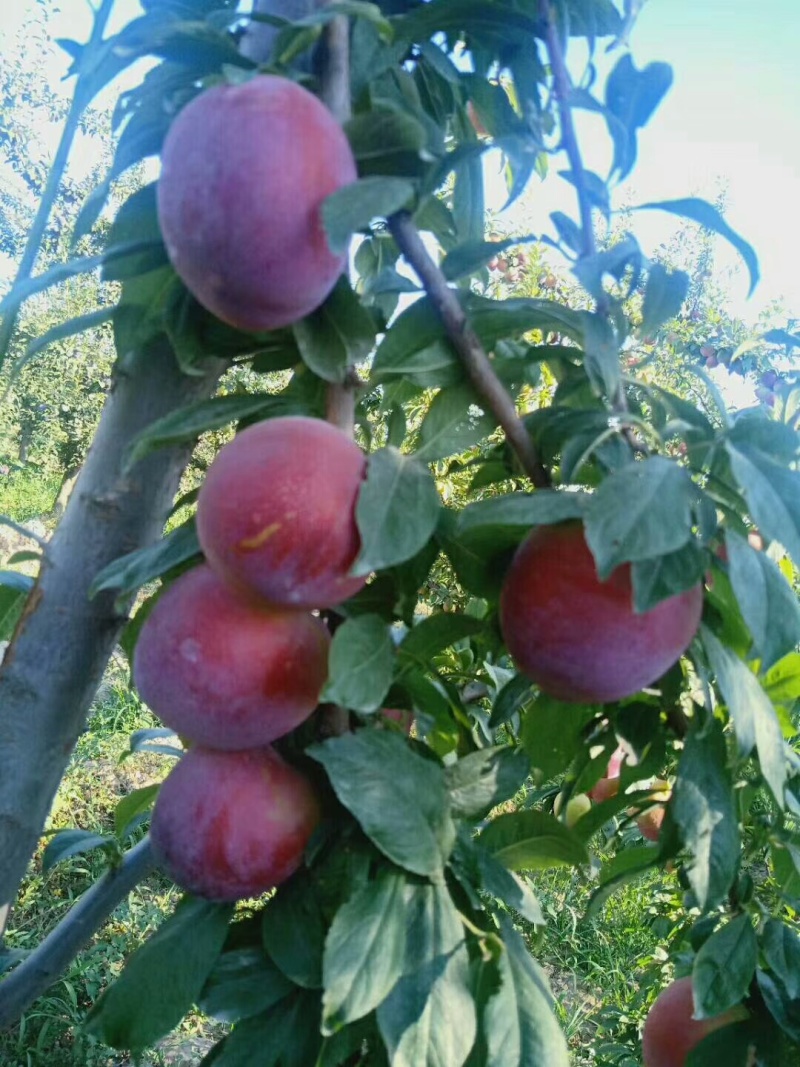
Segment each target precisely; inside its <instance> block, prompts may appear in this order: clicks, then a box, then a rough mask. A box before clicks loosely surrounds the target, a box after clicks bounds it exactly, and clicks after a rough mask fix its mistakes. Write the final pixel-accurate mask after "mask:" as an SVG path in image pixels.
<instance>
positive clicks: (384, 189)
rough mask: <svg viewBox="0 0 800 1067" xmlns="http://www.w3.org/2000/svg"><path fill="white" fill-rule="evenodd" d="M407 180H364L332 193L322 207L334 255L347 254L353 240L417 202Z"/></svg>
mask: <svg viewBox="0 0 800 1067" xmlns="http://www.w3.org/2000/svg"><path fill="white" fill-rule="evenodd" d="M414 195H415V186H414V183H413V182H411V181H408V180H407V179H406V178H381V177H374V178H361V179H359V180H358V181H356V182H353V183H352V184H351V185H346V186H345V187H344V188H343V189H339V190H337V192H335V193H332V194H331V195H330V196H329V197H327V199H326V200H325V202H324V203H323V205H322V221H323V224H324V226H325V230H326V232H327V234H328V243H329V244H330V246H331V251H332V252H333V253H334V254H335V255H341V254H342V253H343V252H345V251H346V250H347V246H348V244H349V243H350V237H351V236H352V235H353V234H354V233H357V232H358V231H359V230H364V229H366V228H367V227H368V226H369V224H370V223H371V222H372V221H373V220H374V219H376V218H383V219H386V218H389V217H390V216H391V215H394V214H395V212H396V211H399V210H400V209H401V208H404V207H408V206H409V204H410V203H411V201H412V200H413V199H414Z"/></svg>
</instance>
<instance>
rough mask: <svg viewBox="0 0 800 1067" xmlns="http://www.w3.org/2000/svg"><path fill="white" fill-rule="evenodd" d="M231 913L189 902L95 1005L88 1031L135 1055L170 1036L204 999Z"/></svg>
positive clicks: (201, 902)
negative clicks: (198, 1000)
mask: <svg viewBox="0 0 800 1067" xmlns="http://www.w3.org/2000/svg"><path fill="white" fill-rule="evenodd" d="M232 914H233V908H232V906H230V905H228V904H212V903H210V902H209V901H207V900H199V899H193V898H191V897H184V899H183V900H182V901H181V902H180V903H179V905H178V907H177V908H176V909H175V912H174V913H173V914H172V915H171V916H170V917H169V918H168V919H166V920H165V921H164V922H163V923H162V924H161V926H160V927H159V928H158V930H157V931H156V932H155V933H154V934H153V935H152V936H151V937H150V938H148V940H147V941H146V942H145V943H144V945H142V947H141V948H140V949H138V950H137V951H136V952H135V953H134V954H133V955H132V956H131V957H130V959H129V960H128V962H127V963H126V965H125V969H124V970H123V972H122V974H121V975H120V976H119V978H118V979H117V980H116V981H115V982H114V983H113V985H111V986H110V987H109V988H108V989H107V990H106V992H105V993H104V994H103V995H102V997H101V998H100V1000H99V1001H98V1002H97V1004H95V1006H94V1008H93V1009H92V1011H91V1012H90V1014H89V1017H88V1019H87V1022H86V1027H87V1030H88V1031H89V1032H90V1033H92V1034H94V1035H95V1036H96V1037H99V1038H100V1039H101V1040H102V1041H103V1042H105V1044H107V1045H111V1047H112V1048H118V1049H130V1050H131V1051H133V1052H140V1051H142V1050H143V1049H145V1048H147V1047H148V1046H149V1045H152V1044H154V1043H155V1042H156V1041H157V1040H158V1039H159V1038H161V1037H163V1036H164V1035H165V1034H167V1033H169V1031H170V1030H172V1028H173V1027H175V1026H177V1025H178V1023H179V1022H180V1020H181V1019H182V1018H183V1016H184V1015H185V1014H186V1012H187V1011H188V1010H189V1008H190V1007H191V1006H192V1004H193V1003H195V1002H196V1001H197V999H198V997H199V996H200V993H201V990H202V988H203V985H204V984H205V981H206V978H207V977H208V975H209V974H210V972H211V968H212V967H213V965H214V961H215V960H216V958H217V956H218V955H219V953H220V950H221V948H222V945H223V942H224V941H225V935H226V933H227V930H228V923H229V922H230V918H231V915H232Z"/></svg>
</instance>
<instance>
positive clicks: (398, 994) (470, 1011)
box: [378, 947, 477, 1067]
mask: <svg viewBox="0 0 800 1067" xmlns="http://www.w3.org/2000/svg"><path fill="white" fill-rule="evenodd" d="M378 1025H379V1027H380V1031H381V1036H382V1037H383V1040H384V1042H385V1044H386V1048H387V1051H388V1053H389V1057H390V1060H391V1063H392V1067H462V1065H463V1064H464V1062H465V1060H466V1058H467V1056H468V1055H469V1052H470V1049H471V1048H472V1045H473V1042H474V1040H475V1034H476V1030H477V1022H476V1018H475V1004H474V1001H473V999H472V993H471V988H470V968H469V957H468V955H467V950H466V947H461V948H459V949H457V950H456V951H455V952H452V953H450V954H449V955H444V954H443V955H440V956H436V957H435V958H434V959H432V960H429V961H427V962H425V963H424V964H423V965H422V966H421V967H419V969H418V970H416V971H415V972H413V973H412V974H409V975H406V977H405V978H402V979H401V980H400V981H399V982H398V983H397V985H396V986H395V987H394V989H393V990H392V992H391V993H390V995H389V996H388V997H387V999H386V1000H384V1002H383V1003H382V1004H381V1005H380V1007H379V1008H378Z"/></svg>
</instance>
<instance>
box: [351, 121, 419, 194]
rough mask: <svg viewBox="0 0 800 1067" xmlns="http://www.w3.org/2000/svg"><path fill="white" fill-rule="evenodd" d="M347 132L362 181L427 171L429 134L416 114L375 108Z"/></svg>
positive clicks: (354, 122)
mask: <svg viewBox="0 0 800 1067" xmlns="http://www.w3.org/2000/svg"><path fill="white" fill-rule="evenodd" d="M345 133H346V134H347V136H348V139H349V141H350V147H351V148H352V149H353V155H354V156H355V158H356V162H357V163H358V173H359V174H360V175H361V176H362V178H364V177H369V176H374V175H381V174H386V175H391V176H393V177H395V178H398V177H400V176H407V177H414V176H416V175H420V174H422V173H423V172H424V170H425V165H426V164H425V158H426V155H427V153H426V146H427V141H428V135H427V131H426V129H425V127H424V126H423V125H422V123H421V122H420V121H419V120H418V119H417V118H415V117H414V115H411V114H408V113H407V112H402V111H398V110H395V109H394V108H390V107H375V108H373V109H372V110H371V111H366V112H364V113H362V114H359V115H355V116H354V117H353V118H352V119H350V121H349V122H348V123H347V124H346V125H345ZM401 206H402V205H401Z"/></svg>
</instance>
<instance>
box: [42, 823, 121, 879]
mask: <svg viewBox="0 0 800 1067" xmlns="http://www.w3.org/2000/svg"><path fill="white" fill-rule="evenodd" d="M115 844H116V842H115V840H114V838H113V837H108V836H107V835H105V834H96V833H93V832H92V831H91V830H60V831H59V832H58V833H57V834H54V835H53V836H52V837H51V838H50V840H49V841H48V843H47V845H46V847H45V850H44V852H43V853H42V870H43V871H44V873H45V874H47V872H48V871H50V870H52V868H53V867H54V866H55V865H56V864H57V863H60V862H61V861H62V860H65V859H69V857H70V856H80V855H83V853H84V852H90V851H91V850H92V849H95V848H107V847H108V846H109V845H111V846H112V847H113V846H114V845H115Z"/></svg>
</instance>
